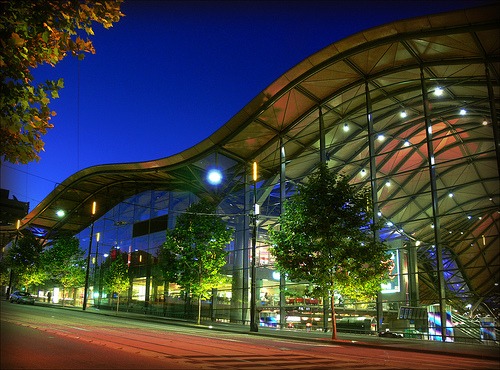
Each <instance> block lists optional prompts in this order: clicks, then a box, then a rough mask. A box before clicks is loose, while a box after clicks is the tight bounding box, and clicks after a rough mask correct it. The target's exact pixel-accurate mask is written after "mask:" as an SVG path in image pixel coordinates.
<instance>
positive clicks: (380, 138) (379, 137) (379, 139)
mask: <svg viewBox="0 0 500 370" xmlns="http://www.w3.org/2000/svg"><path fill="white" fill-rule="evenodd" d="M384 139H385V136H384V135H383V134H379V135H378V136H377V140H378V141H383V140H384Z"/></svg>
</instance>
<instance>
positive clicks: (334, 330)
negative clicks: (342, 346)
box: [332, 293, 337, 340]
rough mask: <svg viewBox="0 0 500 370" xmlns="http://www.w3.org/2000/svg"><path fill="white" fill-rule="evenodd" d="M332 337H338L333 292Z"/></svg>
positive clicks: (333, 295)
mask: <svg viewBox="0 0 500 370" xmlns="http://www.w3.org/2000/svg"><path fill="white" fill-rule="evenodd" d="M332 339H333V340H335V339H337V321H336V320H335V293H332Z"/></svg>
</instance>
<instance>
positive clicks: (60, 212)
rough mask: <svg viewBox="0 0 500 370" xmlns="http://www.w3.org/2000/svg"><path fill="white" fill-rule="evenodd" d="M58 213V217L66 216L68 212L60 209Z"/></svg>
mask: <svg viewBox="0 0 500 370" xmlns="http://www.w3.org/2000/svg"><path fill="white" fill-rule="evenodd" d="M56 215H57V217H64V216H65V215H66V212H64V210H63V209H58V210H57V212H56Z"/></svg>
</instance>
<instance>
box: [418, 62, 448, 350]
mask: <svg viewBox="0 0 500 370" xmlns="http://www.w3.org/2000/svg"><path fill="white" fill-rule="evenodd" d="M420 84H421V87H422V98H423V109H424V121H425V133H426V144H427V163H428V170H429V182H430V186H431V199H432V223H433V224H434V245H435V248H436V266H437V276H438V295H439V311H440V313H441V339H442V341H443V342H445V341H446V296H445V280H444V272H443V249H442V245H441V235H440V230H441V227H440V224H439V208H438V194H437V185H436V163H435V159H434V146H433V141H432V122H431V119H430V118H429V112H428V104H429V100H428V96H427V88H426V86H425V79H424V71H423V69H422V68H420Z"/></svg>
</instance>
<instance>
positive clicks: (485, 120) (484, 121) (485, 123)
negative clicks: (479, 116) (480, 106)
mask: <svg viewBox="0 0 500 370" xmlns="http://www.w3.org/2000/svg"><path fill="white" fill-rule="evenodd" d="M483 126H488V120H487V119H486V118H485V119H483Z"/></svg>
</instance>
